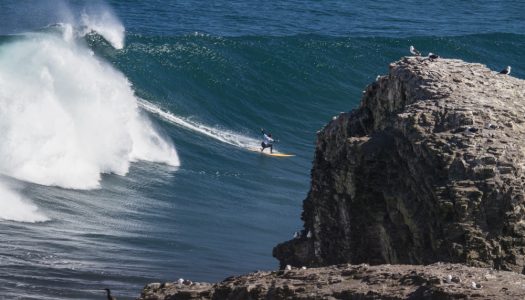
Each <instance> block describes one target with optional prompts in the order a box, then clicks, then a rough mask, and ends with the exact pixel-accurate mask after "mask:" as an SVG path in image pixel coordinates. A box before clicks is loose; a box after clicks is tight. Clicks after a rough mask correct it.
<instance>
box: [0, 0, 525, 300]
mask: <svg viewBox="0 0 525 300" xmlns="http://www.w3.org/2000/svg"><path fill="white" fill-rule="evenodd" d="M179 2H180V3H179ZM438 3H439V4H438ZM524 12H525V2H524V1H521V0H520V1H517V0H516V1H488V0H478V1H452V0H446V1H438V2H436V1H426V2H424V1H395V2H394V1H381V0H380V1H342V0H340V1H338V0H335V1H293V0H292V1H195V0H189V1H160V0H148V1H146V0H142V1H124V0H119V1H117V0H114V1H107V2H103V1H87V0H86V1H80V0H78V1H73V0H71V1H58V0H57V1H38V0H28V1H15V0H4V1H1V2H0V240H1V243H0V298H5V299H102V298H103V297H104V291H102V289H103V288H105V287H108V288H111V289H112V290H113V292H114V294H115V295H116V296H117V297H118V298H119V299H133V298H134V297H136V296H138V294H139V292H140V289H141V288H142V287H143V286H144V285H145V284H146V283H150V282H162V281H174V280H177V279H178V278H180V277H182V278H187V279H191V280H193V281H218V280H222V279H223V278H225V277H227V276H231V275H236V274H242V273H246V272H250V271H254V270H260V269H262V270H269V269H275V268H276V267H277V265H278V263H277V261H276V260H275V259H274V258H272V256H271V252H272V248H273V246H275V245H276V244H277V243H279V242H282V241H285V240H287V239H290V238H291V237H292V235H293V232H294V231H296V230H300V229H301V226H302V223H301V221H300V215H301V210H302V201H303V199H304V198H305V197H306V194H307V192H308V188H309V180H310V179H309V172H310V168H311V161H312V159H313V154H314V148H315V138H316V131H318V130H319V129H320V128H322V126H323V125H324V124H326V123H327V122H328V121H329V120H330V119H331V117H332V116H333V115H336V114H338V113H339V112H342V111H349V110H351V109H352V108H354V107H356V106H357V105H358V103H359V101H360V97H361V91H362V90H363V89H364V88H365V86H366V85H367V84H368V83H370V82H371V81H373V80H374V79H375V77H376V76H377V75H379V74H385V73H386V72H387V71H388V63H389V62H392V61H394V60H397V59H399V58H400V57H402V56H404V55H408V54H409V53H408V47H409V46H410V45H414V46H415V47H416V48H418V49H419V50H421V51H423V52H424V53H425V54H426V53H427V52H433V53H437V54H439V55H441V56H443V57H449V58H460V59H463V60H466V61H470V62H479V63H483V64H486V65H488V66H489V67H490V68H492V69H493V70H495V71H499V70H501V69H503V68H504V67H506V66H507V65H511V66H512V67H513V69H512V71H513V73H512V75H513V76H516V77H519V78H524V77H525V66H524V65H523V62H524V53H525V52H524V50H523V49H525V35H524V33H525V18H524V17H523V13H524ZM260 128H265V129H266V130H268V131H271V132H272V133H273V135H274V136H275V137H276V138H277V139H279V142H278V143H277V144H276V145H275V148H276V150H277V151H280V152H284V153H293V154H296V156H295V157H292V158H286V159H277V158H271V157H268V156H262V155H260V154H258V153H254V152H250V151H248V150H247V149H248V148H250V147H257V146H258V144H259V143H260V140H261V135H260Z"/></svg>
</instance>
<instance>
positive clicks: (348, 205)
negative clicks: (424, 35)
mask: <svg viewBox="0 0 525 300" xmlns="http://www.w3.org/2000/svg"><path fill="white" fill-rule="evenodd" d="M524 122H525V81H523V80H520V79H517V78H514V77H510V76H507V75H500V74H497V73H496V72H493V71H491V70H489V69H488V68H487V67H485V66H484V65H480V64H471V63H465V62H463V61H461V60H454V59H438V60H435V61H430V60H428V59H423V58H416V57H410V58H404V59H402V60H400V61H398V62H396V63H393V64H391V65H390V72H389V74H388V75H387V76H382V77H380V78H378V80H377V81H376V82H374V83H372V84H371V85H370V86H368V87H367V89H366V90H365V91H364V95H363V99H362V102H361V105H360V107H359V108H358V109H356V110H354V111H351V112H349V113H342V114H340V115H339V116H338V117H334V119H333V120H332V121H331V122H330V123H329V124H328V125H327V126H326V127H325V128H324V129H323V130H322V131H320V132H319V133H318V138H317V145H316V151H315V159H314V165H313V169H312V184H311V190H310V192H309V194H308V197H307V199H306V200H305V201H304V211H303V215H302V218H303V220H304V228H305V230H304V231H303V234H302V235H301V236H300V237H299V238H296V239H293V240H290V241H288V242H285V243H283V244H280V245H278V246H277V247H276V248H275V249H274V256H275V257H277V258H278V259H279V260H280V262H281V266H284V265H287V264H290V265H293V266H303V265H306V266H326V265H332V264H340V263H351V264H360V263H368V264H372V265H377V264H431V263H434V262H438V261H443V262H450V263H464V264H467V265H470V266H477V267H492V268H495V269H501V270H509V271H514V272H518V273H524V267H525V198H524V179H525V176H524V165H525V152H524V151H525V123H524ZM308 233H310V234H309V235H311V237H310V238H308V237H307V235H308Z"/></svg>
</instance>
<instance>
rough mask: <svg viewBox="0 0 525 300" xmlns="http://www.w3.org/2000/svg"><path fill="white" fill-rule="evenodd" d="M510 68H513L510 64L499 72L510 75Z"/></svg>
mask: <svg viewBox="0 0 525 300" xmlns="http://www.w3.org/2000/svg"><path fill="white" fill-rule="evenodd" d="M510 69H511V68H510V66H507V67H506V68H505V69H503V70H501V71H500V72H499V73H500V74H504V75H509V74H510Z"/></svg>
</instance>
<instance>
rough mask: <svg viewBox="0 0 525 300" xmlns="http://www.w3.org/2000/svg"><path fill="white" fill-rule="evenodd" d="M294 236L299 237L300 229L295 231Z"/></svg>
mask: <svg viewBox="0 0 525 300" xmlns="http://www.w3.org/2000/svg"><path fill="white" fill-rule="evenodd" d="M293 238H294V239H298V238H299V231H296V232H294V234H293Z"/></svg>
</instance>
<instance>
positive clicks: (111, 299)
mask: <svg viewBox="0 0 525 300" xmlns="http://www.w3.org/2000/svg"><path fill="white" fill-rule="evenodd" d="M104 290H106V293H107V294H108V300H117V298H115V297H113V296H111V290H110V289H108V288H105V289H104Z"/></svg>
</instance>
